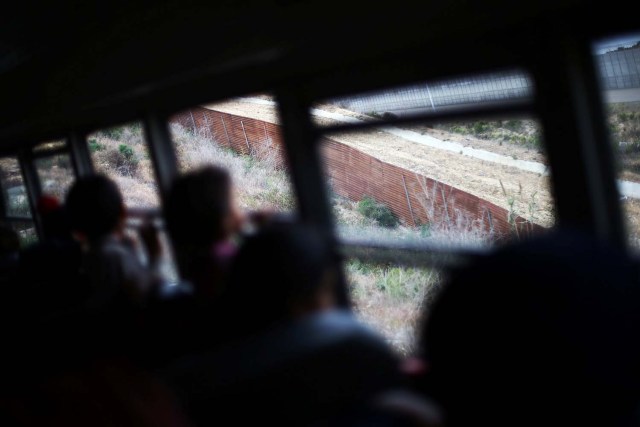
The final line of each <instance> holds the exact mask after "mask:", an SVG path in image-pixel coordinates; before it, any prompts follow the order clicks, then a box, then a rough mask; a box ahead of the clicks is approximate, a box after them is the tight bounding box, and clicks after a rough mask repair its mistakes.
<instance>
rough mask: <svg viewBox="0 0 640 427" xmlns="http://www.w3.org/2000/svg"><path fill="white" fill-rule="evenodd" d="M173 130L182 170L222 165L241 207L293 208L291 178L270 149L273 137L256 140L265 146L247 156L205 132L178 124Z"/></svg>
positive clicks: (289, 209)
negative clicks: (228, 147) (226, 171)
mask: <svg viewBox="0 0 640 427" xmlns="http://www.w3.org/2000/svg"><path fill="white" fill-rule="evenodd" d="M171 132H172V135H173V140H174V141H175V145H176V154H177V157H178V163H179V169H180V171H181V172H186V171H189V170H193V169H196V168H198V167H200V166H204V165H210V164H214V165H217V166H221V167H223V168H225V169H227V170H228V171H229V173H230V174H231V177H232V179H233V182H234V185H235V188H236V196H237V200H238V202H239V205H240V207H242V208H244V209H250V210H254V209H262V210H265V209H266V210H275V211H285V212H286V211H291V210H292V209H293V208H294V206H295V202H294V198H293V192H292V189H291V185H290V182H289V178H288V176H287V173H286V171H285V170H283V169H282V168H281V167H280V166H279V162H278V159H277V153H276V151H275V150H271V149H269V147H271V145H272V142H271V141H270V140H268V141H262V142H261V143H259V144H255V145H256V146H258V147H262V148H261V149H259V151H257V152H255V153H254V156H247V155H240V154H237V153H235V152H233V151H231V150H229V149H226V148H223V147H221V146H220V145H219V144H218V143H216V142H215V141H214V140H212V139H211V138H210V137H209V136H208V135H207V134H206V133H204V132H203V133H194V132H191V131H189V130H187V129H185V128H184V127H182V126H179V125H175V124H174V125H172V126H171Z"/></svg>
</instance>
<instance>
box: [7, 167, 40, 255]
mask: <svg viewBox="0 0 640 427" xmlns="http://www.w3.org/2000/svg"><path fill="white" fill-rule="evenodd" d="M0 182H1V184H2V193H3V196H4V201H5V220H6V221H7V223H8V224H9V225H10V226H11V227H12V228H13V229H14V230H15V231H16V232H17V233H18V236H19V238H20V245H21V246H22V247H25V246H28V245H29V244H31V243H34V242H36V241H37V240H38V235H37V233H36V229H35V227H34V224H33V221H32V219H31V218H32V216H31V208H30V207H29V199H28V197H27V191H26V189H25V186H24V182H23V180H22V173H21V171H20V164H19V163H18V160H17V159H16V158H15V157H4V158H2V159H0Z"/></svg>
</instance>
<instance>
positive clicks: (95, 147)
mask: <svg viewBox="0 0 640 427" xmlns="http://www.w3.org/2000/svg"><path fill="white" fill-rule="evenodd" d="M105 148H107V146H106V145H104V144H100V143H99V142H98V140H96V139H94V138H91V139H90V140H89V151H91V152H92V153H95V152H96V151H104V149H105Z"/></svg>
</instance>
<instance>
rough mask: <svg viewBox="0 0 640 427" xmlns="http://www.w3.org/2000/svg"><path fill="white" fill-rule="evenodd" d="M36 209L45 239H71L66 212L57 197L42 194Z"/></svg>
mask: <svg viewBox="0 0 640 427" xmlns="http://www.w3.org/2000/svg"><path fill="white" fill-rule="evenodd" d="M36 209H37V211H38V213H39V214H40V218H41V219H42V228H43V233H44V237H45V239H69V238H71V225H70V224H69V217H68V215H67V210H66V208H65V207H64V206H63V205H62V204H61V203H60V200H58V198H57V197H55V196H50V195H47V194H43V195H42V196H41V197H40V198H39V199H38V203H37V204H36Z"/></svg>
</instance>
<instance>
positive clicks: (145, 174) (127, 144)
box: [87, 122, 159, 208]
mask: <svg viewBox="0 0 640 427" xmlns="http://www.w3.org/2000/svg"><path fill="white" fill-rule="evenodd" d="M87 142H88V144H89V152H90V153H91V158H92V160H93V164H94V167H95V170H96V172H98V173H102V174H104V175H106V176H108V177H109V178H111V179H113V180H114V181H115V182H116V183H117V184H118V187H119V188H120V191H121V192H122V195H123V197H124V201H125V204H126V205H127V207H129V208H152V207H157V206H159V198H158V188H157V185H156V182H155V176H154V171H153V165H152V162H151V159H150V157H149V150H148V147H147V144H146V141H145V137H144V131H143V126H142V123H139V122H135V123H130V124H127V125H123V126H117V127H112V128H108V129H102V130H99V131H97V132H94V133H92V134H90V135H89V136H88V137H87Z"/></svg>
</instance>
